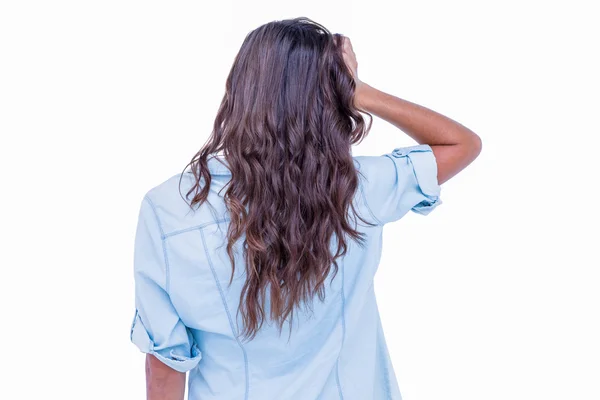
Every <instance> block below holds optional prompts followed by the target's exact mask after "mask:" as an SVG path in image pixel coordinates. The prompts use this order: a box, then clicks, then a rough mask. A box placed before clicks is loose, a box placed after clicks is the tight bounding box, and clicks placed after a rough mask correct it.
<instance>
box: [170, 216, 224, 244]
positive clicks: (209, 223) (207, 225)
mask: <svg viewBox="0 0 600 400" xmlns="http://www.w3.org/2000/svg"><path fill="white" fill-rule="evenodd" d="M230 220H231V218H221V219H216V220H214V221H209V222H205V223H203V224H200V225H196V226H191V227H189V228H184V229H178V230H176V231H173V232H170V233H167V234H165V235H164V236H165V239H166V238H169V237H171V236H177V235H180V234H182V233H186V232H191V231H195V230H198V229H202V228H206V227H209V226H211V225H216V224H222V223H223V222H228V221H230Z"/></svg>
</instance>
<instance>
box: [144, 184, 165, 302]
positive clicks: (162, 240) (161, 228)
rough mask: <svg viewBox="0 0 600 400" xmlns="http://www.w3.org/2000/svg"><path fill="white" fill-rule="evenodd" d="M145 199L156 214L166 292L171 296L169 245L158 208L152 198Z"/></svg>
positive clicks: (146, 197)
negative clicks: (163, 263) (163, 262)
mask: <svg viewBox="0 0 600 400" xmlns="http://www.w3.org/2000/svg"><path fill="white" fill-rule="evenodd" d="M144 199H145V200H146V201H147V202H148V204H150V208H151V209H152V213H153V214H154V218H156V223H157V224H158V230H159V232H160V241H161V245H162V250H163V257H164V261H165V292H167V294H169V295H170V293H169V289H170V286H171V271H170V265H169V256H168V255H167V244H166V242H165V239H166V236H165V232H164V229H163V226H162V223H161V222H160V218H159V217H158V212H157V211H156V206H155V205H154V202H153V201H152V200H150V197H148V195H146V196H144Z"/></svg>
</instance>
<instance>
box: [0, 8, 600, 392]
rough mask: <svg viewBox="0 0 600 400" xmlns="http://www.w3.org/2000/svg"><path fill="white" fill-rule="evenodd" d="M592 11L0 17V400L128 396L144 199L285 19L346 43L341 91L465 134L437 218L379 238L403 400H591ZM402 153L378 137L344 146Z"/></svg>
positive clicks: (137, 367)
mask: <svg viewBox="0 0 600 400" xmlns="http://www.w3.org/2000/svg"><path fill="white" fill-rule="evenodd" d="M592 3H593V2H591V1H590V2H583V1H571V2H566V1H563V2H554V1H544V2H542V1H537V2H536V1H503V2H482V1H452V2H449V1H428V2H407V1H394V2H391V1H390V2H383V1H380V0H369V1H368V2H367V1H364V0H363V1H354V2H350V1H347V2H341V1H340V2H332V1H324V0H319V1H302V2H299V1H298V2H295V3H294V4H285V5H284V4H282V2H279V1H272V2H266V1H253V2H242V1H236V2H227V1H219V2H214V3H201V2H199V1H195V2H179V1H177V2H166V1H164V2H156V1H121V0H120V1H37V2H34V1H16V0H12V1H3V2H2V3H0V4H1V5H0V132H1V138H2V143H1V146H0V163H1V165H0V166H1V168H0V173H1V174H2V176H1V178H2V181H1V182H2V197H1V202H2V203H1V207H0V213H1V214H0V217H1V221H2V229H1V231H0V232H1V235H2V241H1V243H2V246H1V249H2V271H3V274H2V279H1V282H2V289H1V290H0V304H1V307H2V325H1V329H0V335H1V337H0V340H1V343H2V351H1V354H2V357H1V361H0V362H1V365H2V369H3V372H2V376H3V379H2V382H3V383H2V386H1V387H0V397H1V398H5V399H34V398H35V399H38V398H60V399H106V398H118V399H125V398H127V399H142V398H144V372H143V359H144V357H143V355H142V354H141V353H140V352H139V351H138V350H137V349H136V348H135V346H134V345H132V344H131V343H130V342H129V330H130V325H131V321H132V318H133V312H134V308H133V307H134V306H133V273H132V245H133V234H134V229H135V222H136V218H137V212H138V208H139V205H140V202H141V199H142V197H143V195H144V193H145V192H146V191H147V190H148V189H149V188H151V187H152V186H154V185H156V184H158V183H160V182H162V181H163V180H164V179H166V178H168V177H170V176H172V175H173V174H176V173H178V172H180V171H181V170H182V169H183V167H184V166H185V164H186V163H187V162H188V161H189V159H190V158H191V157H192V155H193V154H194V153H195V152H196V151H197V150H198V149H199V147H200V146H201V145H202V144H203V143H204V141H205V140H206V139H207V137H208V135H209V133H210V131H211V128H212V123H213V118H214V116H215V113H216V110H217V107H218V105H219V102H220V101H221V98H222V95H223V92H224V87H225V78H226V76H227V74H228V72H229V68H230V67H231V63H232V61H233V58H234V56H235V54H236V53H237V51H238V49H239V46H240V45H241V43H242V40H243V38H244V36H245V35H246V34H247V33H248V32H249V31H250V30H251V29H254V28H256V27H257V26H259V25H261V24H263V23H266V22H268V21H271V20H274V19H284V18H291V17H295V16H301V15H303V16H307V17H309V18H312V19H314V20H315V21H317V22H320V23H323V24H324V25H325V26H327V27H328V28H329V29H330V30H331V31H332V32H340V33H343V34H345V35H346V36H349V37H350V38H351V40H352V42H353V45H354V50H355V52H356V54H357V58H358V62H359V76H360V77H361V79H362V80H364V81H366V82H367V83H369V84H370V85H372V86H375V87H377V88H379V89H381V90H384V91H386V92H389V93H392V94H395V95H397V96H399V97H403V98H405V99H408V100H411V101H414V102H417V103H420V104H422V105H425V106H427V107H430V108H432V109H434V110H436V111H439V112H441V113H443V114H445V115H448V116H449V117H451V118H453V119H455V120H457V121H459V122H461V123H463V124H464V125H466V126H468V127H469V128H471V129H472V130H474V131H475V132H476V133H478V134H479V135H480V136H481V138H482V139H483V151H482V153H481V156H480V157H479V158H478V159H477V160H476V161H475V162H474V163H473V164H472V165H471V166H470V167H468V169H466V170H465V171H464V172H462V173H461V174H460V175H458V176H456V177H455V178H453V179H452V180H450V181H449V182H447V183H445V184H444V185H443V189H442V198H443V201H444V204H443V205H442V206H440V207H439V208H437V209H436V210H435V212H433V213H432V214H430V215H429V216H427V217H423V216H420V215H417V214H410V215H408V216H406V217H405V218H403V219H402V220H401V221H399V222H398V223H396V224H393V225H389V226H387V227H386V228H385V230H384V238H385V243H384V256H383V260H382V263H381V266H380V270H379V272H378V275H377V277H376V292H377V296H378V301H379V304H380V308H381V313H382V318H383V322H384V328H385V331H386V337H387V340H388V346H389V348H390V352H391V355H392V358H393V362H394V366H395V369H396V373H397V377H398V381H399V384H400V388H401V391H402V395H403V398H404V400H434V399H435V400H439V399H445V400H450V399H452V400H454V399H457V400H471V399H472V400H481V399H487V400H495V399H503V400H504V399H511V400H521V399H523V400H526V399H527V400H531V399H544V400H550V399H578V400H587V399H590V400H592V399H595V400H597V399H600V384H599V379H600V362H599V361H598V360H600V341H599V340H598V339H599V338H600V310H599V308H600V294H599V291H598V288H599V287H600V275H599V273H598V268H599V267H600V261H599V257H598V245H599V234H598V223H599V222H600V221H599V213H598V180H597V179H598V178H597V175H598V172H600V168H598V161H597V160H598V156H597V151H598V147H597V146H598V144H599V140H598V136H599V135H600V128H599V123H598V113H599V111H598V110H599V106H600V101H599V93H600V84H599V78H598V73H599V71H600V63H599V60H598V54H599V52H598V48H599V44H598V38H600V31H599V25H598V21H597V17H598V15H597V13H595V12H594V11H593V10H594V9H593V7H592ZM411 144H414V142H413V141H412V140H411V139H410V138H408V137H407V136H405V135H404V134H403V133H402V132H400V131H398V130H396V129H395V128H393V127H392V126H391V125H389V124H387V123H386V122H384V121H382V120H375V123H374V125H373V129H372V131H371V134H370V136H369V137H368V139H366V141H365V142H363V144H361V145H360V146H358V147H357V148H356V149H355V150H354V152H355V154H382V153H384V152H388V151H390V150H391V149H392V148H394V147H397V146H403V145H411ZM365 400H368V399H365Z"/></svg>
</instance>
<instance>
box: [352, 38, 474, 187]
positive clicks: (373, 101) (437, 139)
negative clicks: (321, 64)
mask: <svg viewBox="0 0 600 400" xmlns="http://www.w3.org/2000/svg"><path fill="white" fill-rule="evenodd" d="M344 38H345V40H344V59H345V61H346V63H347V64H348V66H349V68H350V69H351V70H352V73H353V75H354V78H355V81H356V93H355V99H354V102H355V105H356V106H357V108H358V109H360V110H364V111H367V112H369V113H371V114H373V115H375V116H377V117H379V118H382V119H384V120H386V121H387V122H389V123H391V124H392V125H394V126H396V127H397V128H399V129H400V130H402V131H403V132H405V133H406V134H407V135H409V136H410V137H412V138H413V139H414V140H416V141H417V142H418V143H419V144H427V145H429V146H431V149H432V150H433V153H434V155H435V158H436V162H437V169H438V183H439V184H442V183H444V182H446V181H447V180H448V179H450V178H452V177H453V176H454V175H456V174H457V173H459V172H460V171H461V170H463V169H464V168H465V167H466V166H467V165H469V164H470V163H471V162H473V160H475V158H477V156H478V155H479V153H480V152H481V139H480V138H479V136H478V135H477V134H475V133H474V132H473V131H471V130H470V129H469V128H467V127H465V126H463V125H461V124H460V123H458V122H456V121H454V120H452V119H450V118H448V117H446V116H444V115H442V114H439V113H437V112H435V111H433V110H430V109H428V108H426V107H423V106H420V105H418V104H415V103H411V102H410V101H407V100H403V99H401V98H398V97H396V96H393V95H391V94H388V93H385V92H382V91H380V90H378V89H375V88H373V87H371V86H370V85H368V84H366V83H364V82H361V81H360V80H359V79H358V72H357V71H358V70H357V68H358V63H357V61H356V55H355V54H354V51H353V49H352V44H351V43H350V39H348V38H347V37H344Z"/></svg>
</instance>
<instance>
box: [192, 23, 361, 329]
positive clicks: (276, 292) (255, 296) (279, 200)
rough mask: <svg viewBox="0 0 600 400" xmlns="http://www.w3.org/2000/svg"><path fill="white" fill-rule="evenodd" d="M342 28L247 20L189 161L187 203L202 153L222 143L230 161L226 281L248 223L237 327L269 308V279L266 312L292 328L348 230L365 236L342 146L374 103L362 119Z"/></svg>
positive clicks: (198, 194)
mask: <svg viewBox="0 0 600 400" xmlns="http://www.w3.org/2000/svg"><path fill="white" fill-rule="evenodd" d="M341 38H342V35H340V34H332V33H331V32H329V31H328V30H327V29H326V28H325V27H324V26H322V25H320V24H318V23H316V22H314V21H312V20H311V19H309V18H306V17H299V18H294V19H287V20H278V21H273V22H269V23H267V24H264V25H262V26H260V27H258V28H256V29H255V30H253V31H251V32H250V33H249V34H248V35H247V36H246V38H245V40H244V42H243V44H242V46H241V48H240V50H239V52H238V54H237V56H236V57H235V60H234V63H233V66H232V68H231V71H230V73H229V75H228V77H227V81H226V85H225V95H224V97H223V100H222V102H221V105H220V107H219V110H218V113H217V116H216V118H215V121H214V127H213V131H212V133H211V136H210V137H209V139H208V141H207V142H206V143H205V144H204V146H203V147H202V148H201V149H200V150H199V151H198V152H197V153H196V154H195V155H194V157H193V158H192V160H191V161H190V162H189V163H188V164H187V166H186V168H187V167H190V170H191V172H192V173H193V176H194V180H195V183H194V185H193V186H192V187H191V189H190V190H189V191H188V192H187V193H186V197H185V198H186V199H188V200H189V196H190V195H193V197H192V200H191V202H188V204H189V205H190V207H192V208H193V207H194V205H200V204H202V203H203V202H204V201H206V200H207V197H208V194H209V190H210V183H211V175H210V173H209V170H208V165H207V161H208V159H209V157H211V156H213V155H216V154H217V153H219V152H222V153H223V156H224V157H225V161H226V162H227V164H228V167H229V169H230V171H231V180H230V181H229V182H228V183H227V185H226V186H225V187H226V188H227V190H226V192H225V194H224V196H223V198H224V201H225V204H226V206H227V210H228V212H229V214H230V217H231V219H230V223H229V225H228V231H227V253H228V255H229V258H230V260H231V263H232V274H231V279H230V281H229V284H231V282H232V279H233V276H234V272H235V261H234V254H233V246H234V244H235V243H236V241H237V240H238V239H239V238H240V237H241V236H242V234H244V233H245V236H246V237H245V239H244V242H243V256H244V261H245V267H246V281H245V284H244V286H243V289H242V292H241V294H240V306H239V308H238V313H239V312H241V314H242V320H243V323H244V327H243V330H242V335H243V336H244V337H246V338H252V337H254V336H255V335H256V333H257V332H258V330H259V329H260V328H261V326H262V324H263V322H264V321H265V318H267V316H266V315H265V314H266V313H265V299H266V298H267V297H266V295H267V291H268V294H269V295H270V318H271V320H273V321H276V322H277V325H278V327H279V332H280V333H281V329H282V327H283V324H284V322H285V321H286V320H288V317H289V320H288V322H289V323H290V333H291V323H292V319H293V316H294V310H295V309H296V308H297V307H300V306H301V305H302V304H304V305H305V306H307V305H308V308H309V309H312V301H313V298H314V297H315V295H317V296H318V297H319V299H320V300H321V301H323V300H324V298H325V288H324V283H325V280H326V278H327V276H328V275H329V273H330V270H331V268H334V271H333V277H335V275H336V274H337V272H338V264H337V261H336V260H337V258H339V257H341V256H343V255H344V254H345V253H346V251H347V248H348V243H347V238H350V239H351V240H355V241H356V242H358V243H359V245H361V246H363V245H364V241H365V238H364V233H361V232H359V231H358V230H357V229H355V227H353V226H352V225H351V223H350V218H351V217H352V215H353V216H355V217H357V216H358V215H357V212H356V211H357V210H356V209H355V207H354V204H353V198H354V194H355V192H356V190H357V188H358V171H357V170H356V168H355V166H354V162H353V158H352V155H351V146H352V145H353V144H357V143H360V142H361V141H362V139H363V138H364V137H365V136H366V135H367V134H368V132H369V130H370V128H371V124H372V115H371V114H369V113H368V112H366V111H362V112H363V113H365V114H367V115H368V116H369V124H368V126H367V125H366V123H365V120H364V119H363V117H362V115H361V113H360V112H359V110H358V109H357V108H356V107H355V106H354V93H355V89H356V82H355V81H354V79H353V76H352V73H351V71H350V70H349V69H348V67H347V66H346V63H345V62H344V59H343V56H342V40H340V39H341ZM202 181H204V182H205V183H206V184H205V185H202V184H201V182H202ZM225 187H224V188H225ZM224 188H223V189H224ZM186 201H187V200H186ZM358 218H359V219H360V220H361V221H363V222H365V223H367V224H368V225H373V224H372V223H370V222H368V221H366V220H364V219H363V218H362V217H360V216H358ZM354 221H355V222H356V219H354ZM332 238H334V239H335V241H334V243H335V244H336V246H335V247H336V248H335V249H331V248H330V247H331V244H330V242H331V240H332ZM332 279H333V278H332Z"/></svg>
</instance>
